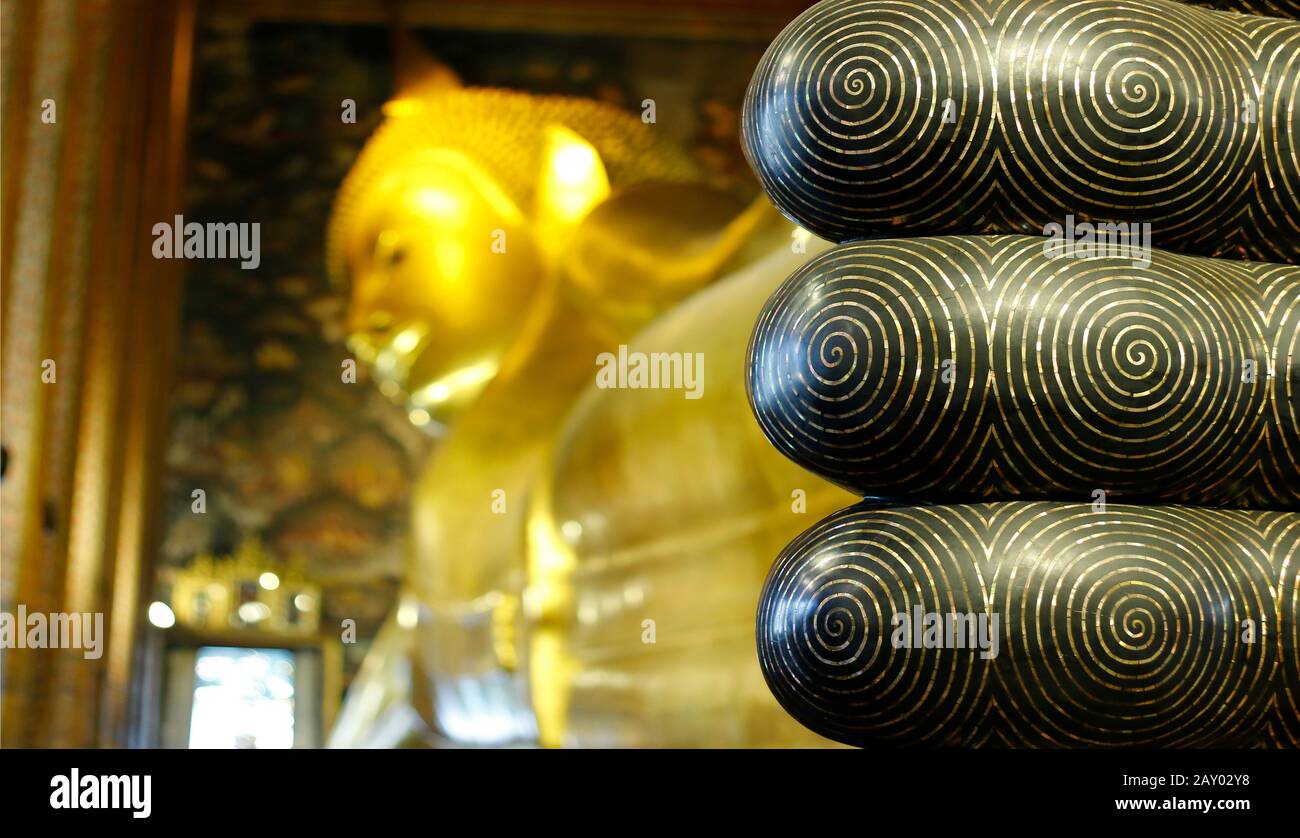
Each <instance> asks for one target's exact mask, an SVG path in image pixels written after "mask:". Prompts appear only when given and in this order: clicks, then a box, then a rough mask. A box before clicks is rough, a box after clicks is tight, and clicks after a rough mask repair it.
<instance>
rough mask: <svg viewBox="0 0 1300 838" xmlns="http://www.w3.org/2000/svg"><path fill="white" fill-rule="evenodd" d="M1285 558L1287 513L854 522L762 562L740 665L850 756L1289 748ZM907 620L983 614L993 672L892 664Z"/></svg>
mask: <svg viewBox="0 0 1300 838" xmlns="http://www.w3.org/2000/svg"><path fill="white" fill-rule="evenodd" d="M1298 553H1300V514H1296V513H1275V512H1248V511H1240V510H1215V509H1198V508H1191V507H1171V506H1154V507H1141V506H1122V505H1112V506H1110V507H1109V508H1108V509H1107V510H1106V511H1104V512H1098V511H1095V510H1094V509H1093V507H1092V506H1090V505H1087V504H1058V503H1051V502H1043V501H1040V502H1011V503H996V504H979V505H968V506H940V507H927V506H905V507H880V506H874V507H873V506H871V505H869V504H862V505H859V506H855V507H851V508H849V509H846V510H843V511H841V512H838V513H836V514H834V515H832V516H830V517H829V518H827V519H826V520H824V521H822V522H821V523H819V524H817V525H816V526H814V527H813V528H812V529H811V530H809V531H808V532H807V533H805V534H804V535H803V536H801V537H800V538H799V539H798V540H796V541H795V542H794V543H793V544H791V545H790V546H789V547H788V548H786V550H785V551H784V552H783V553H782V555H781V556H780V557H779V558H778V559H777V562H776V564H775V565H774V566H773V568H772V571H771V573H770V575H769V576H768V580H767V583H766V585H765V587H764V591H763V595H762V601H761V604H760V607H759V614H758V645H759V656H760V659H761V661H762V664H763V671H764V674H765V677H766V678H767V680H768V685H769V686H770V687H771V689H772V691H773V692H774V693H775V694H776V696H777V698H778V700H779V701H780V702H781V704H782V705H783V706H784V707H785V708H786V710H787V711H788V712H790V713H791V714H792V715H793V716H794V717H795V718H797V719H799V720H800V721H801V722H803V723H804V724H805V725H807V726H808V727H810V728H812V729H813V730H815V731H817V732H819V733H821V734H823V735H825V736H829V737H831V738H834V739H838V740H839V741H842V742H848V743H852V744H857V745H982V744H1003V745H1016V746H1035V747H1063V746H1089V747H1095V746H1116V747H1125V746H1164V747H1192V746H1237V745H1248V744H1260V743H1271V744H1275V745H1289V746H1294V745H1297V744H1300V740H1297V738H1296V735H1297V733H1298V732H1300V724H1298V723H1297V703H1298V702H1297V686H1298V684H1297V680H1296V672H1297V668H1298V665H1297V634H1296V622H1295V618H1296V607H1297V602H1298V600H1300V593H1298V591H1297V580H1296V570H1295V565H1296V560H1297V557H1298ZM918 610H919V612H924V613H934V614H941V615H942V614H952V613H954V612H956V613H961V614H982V615H985V616H986V618H987V617H988V616H990V615H994V614H996V615H997V616H998V622H997V626H998V629H999V634H1000V639H999V643H998V649H997V652H998V653H997V655H996V657H992V658H988V659H986V658H982V657H981V656H980V653H979V649H978V648H923V647H912V648H899V647H898V645H897V643H896V636H895V631H896V629H895V620H894V615H897V614H912V613H916V611H918ZM989 625H990V626H991V625H993V624H992V623H989Z"/></svg>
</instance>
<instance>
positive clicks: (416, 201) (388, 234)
mask: <svg viewBox="0 0 1300 838" xmlns="http://www.w3.org/2000/svg"><path fill="white" fill-rule="evenodd" d="M343 247H344V252H343V257H344V260H345V266H346V270H347V274H348V279H349V288H350V300H349V305H348V315H347V328H348V332H349V334H350V338H349V345H350V346H351V347H352V349H353V351H354V352H356V353H357V355H358V356H359V357H360V358H361V359H362V360H364V361H366V362H368V363H370V364H371V365H372V368H373V370H374V374H375V377H376V378H377V379H378V381H379V384H380V387H381V389H382V390H383V391H384V392H385V393H386V394H387V395H389V396H394V397H396V396H398V395H405V396H406V398H407V399H408V401H409V407H410V412H411V418H412V421H414V422H416V423H417V424H428V423H430V422H433V423H436V424H445V423H446V422H447V421H448V420H449V419H450V418H452V417H453V416H454V415H455V414H456V413H457V412H459V411H460V410H462V409H463V408H464V407H465V406H466V405H467V404H468V403H469V402H471V401H473V399H474V398H475V397H476V396H477V395H478V393H479V392H480V391H481V390H482V389H483V387H484V386H486V385H487V383H488V382H489V381H491V379H492V378H493V376H494V375H495V374H496V372H497V369H498V368H499V366H500V363H501V359H502V357H503V355H504V353H505V351H506V349H507V348H508V347H509V346H510V344H511V343H512V342H513V340H514V339H515V337H516V336H517V333H518V331H519V328H520V327H521V325H522V322H523V319H524V316H525V314H526V312H527V311H528V309H529V307H530V305H531V303H532V301H533V298H534V296H535V294H536V292H537V290H538V288H539V285H540V283H541V281H542V279H543V272H544V270H545V267H544V263H543V260H542V258H541V255H540V253H539V251H538V248H537V246H536V243H535V240H534V237H533V234H532V231H531V228H530V226H529V225H528V223H527V221H526V219H525V217H524V215H523V214H522V213H521V211H520V209H519V208H518V207H517V206H515V204H514V202H513V201H512V200H511V199H510V198H509V197H508V196H507V195H506V193H505V192H504V191H503V190H502V189H501V188H500V186H499V185H498V184H497V183H496V182H495V181H494V180H493V179H492V177H491V176H490V175H489V174H488V173H486V172H485V171H484V170H483V169H482V168H481V167H480V166H478V165H477V164H476V163H475V162H474V161H473V160H472V159H470V158H469V157H468V156H466V155H464V154H462V153H459V152H455V151H450V150H446V149H429V150H427V151H423V152H419V153H416V154H413V155H411V156H408V157H407V158H406V159H404V160H403V161H402V163H401V165H400V166H396V167H394V168H393V169H392V170H391V171H390V172H387V173H384V174H383V175H381V176H380V177H379V178H378V179H377V180H376V181H375V182H374V183H373V184H372V185H371V186H370V187H369V188H368V189H366V191H365V194H364V195H362V196H360V198H359V200H358V204H357V206H356V211H355V215H354V216H353V223H352V224H350V225H349V229H348V230H347V232H346V235H345V238H344V240H343Z"/></svg>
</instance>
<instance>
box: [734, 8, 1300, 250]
mask: <svg viewBox="0 0 1300 838" xmlns="http://www.w3.org/2000/svg"><path fill="white" fill-rule="evenodd" d="M1298 62H1300V23H1296V22H1294V21H1288V20H1282V19H1274V18H1260V17H1250V16H1243V15H1236V14H1231V13H1226V12H1215V11H1210V10H1207V9H1203V8H1198V7H1193V6H1188V5H1184V4H1182V3H1177V2H1173V0H1043V2H1033V3H1026V2H1017V0H943V1H942V2H939V0H825V2H822V3H819V4H818V5H816V6H814V7H813V8H811V9H809V10H808V11H807V12H805V13H804V14H803V15H801V16H800V17H799V18H797V19H796V20H795V21H794V22H793V23H791V24H790V26H788V27H787V28H786V29H785V31H784V32H782V34H781V35H780V36H779V37H778V38H777V40H776V41H775V42H774V43H773V44H772V46H771V48H770V49H769V50H768V52H767V54H766V55H765V56H764V58H763V60H762V62H761V63H760V64H759V67H758V69H757V70H756V72H755V75H754V79H753V82H752V83H751V85H750V88H749V93H748V96H747V98H746V103H745V111H744V117H743V128H744V137H745V144H746V152H747V154H748V156H749V158H750V161H751V163H752V164H753V166H754V169H755V171H756V172H757V173H758V175H759V177H760V179H761V180H762V183H763V186H764V188H765V189H766V190H767V192H768V194H769V196H770V197H771V198H772V200H773V202H774V203H775V204H776V205H777V207H778V208H780V209H781V210H782V211H783V212H784V213H785V214H786V215H788V216H789V217H790V218H791V219H793V220H795V221H796V222H798V223H799V224H801V225H803V226H804V227H806V228H808V229H809V230H811V231H813V232H815V233H817V234H818V235H820V236H822V237H824V238H828V239H831V240H834V241H844V240H848V239H856V238H861V237H867V236H881V235H890V234H898V233H906V234H911V235H916V234H921V235H927V234H936V233H945V232H951V233H1017V232H1018V233H1035V234H1036V233H1039V232H1041V231H1042V230H1043V227H1044V226H1045V225H1047V224H1049V223H1052V222H1061V221H1063V219H1064V218H1065V216H1066V215H1070V214H1072V215H1075V216H1077V217H1079V218H1081V219H1090V220H1096V221H1122V222H1125V223H1134V222H1145V223H1150V224H1151V225H1152V236H1153V238H1154V241H1155V242H1156V244H1157V245H1158V246H1161V247H1165V248H1171V249H1176V250H1181V251H1184V252H1192V253H1201V254H1206V255H1234V256H1240V255H1243V254H1244V255H1247V256H1249V257H1251V258H1255V259H1262V260H1267V261H1287V262H1294V261H1296V260H1297V259H1300V107H1297V105H1300V64H1298Z"/></svg>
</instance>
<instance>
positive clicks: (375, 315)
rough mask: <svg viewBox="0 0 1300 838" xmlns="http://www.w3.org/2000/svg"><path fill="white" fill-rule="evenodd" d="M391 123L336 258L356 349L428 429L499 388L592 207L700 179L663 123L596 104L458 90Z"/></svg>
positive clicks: (433, 95)
mask: <svg viewBox="0 0 1300 838" xmlns="http://www.w3.org/2000/svg"><path fill="white" fill-rule="evenodd" d="M385 114H386V119H385V121H384V123H383V124H382V125H381V126H380V128H379V129H378V130H377V131H376V133H375V134H374V136H373V137H371V139H370V140H369V142H368V143H367V144H366V147H365V148H364V149H363V151H362V153H361V155H360V156H359V157H358V159H357V161H356V163H355V164H354V165H353V167H352V170H351V171H350V172H349V174H348V177H347V179H346V180H345V181H344V184H343V186H342V188H341V189H340V191H339V194H338V196H337V198H336V201H335V206H334V212H333V215H332V218H331V221H330V227H329V233H328V261H329V268H330V272H331V274H332V275H333V276H334V278H335V280H336V281H337V282H339V283H340V284H341V285H342V286H344V287H345V288H346V289H347V293H348V297H349V303H348V313H347V329H348V332H349V335H350V338H349V345H350V346H351V347H352V349H353V351H354V352H356V353H357V355H358V356H359V357H360V358H361V359H362V360H364V361H366V362H368V363H370V364H371V365H372V367H373V370H374V374H375V376H376V378H377V379H378V380H379V383H380V386H381V388H382V389H383V390H384V392H386V393H387V394H388V395H390V396H394V397H396V396H399V395H402V396H405V398H406V399H407V400H408V402H409V408H410V410H411V412H412V418H413V419H414V420H415V421H417V422H420V423H427V422H429V421H430V420H432V421H434V422H436V423H439V424H442V423H445V422H447V421H448V420H449V419H451V418H452V417H454V416H455V415H456V414H457V413H458V412H459V411H460V410H462V409H463V408H464V407H465V406H466V405H467V404H468V403H470V402H471V401H473V400H474V398H475V397H476V396H477V395H478V393H479V392H481V391H482V389H483V387H485V386H486V385H487V384H488V383H489V382H490V381H491V380H492V378H493V377H494V376H495V375H496V372H497V370H498V369H499V368H500V366H501V363H502V360H503V358H504V356H505V354H506V352H507V350H508V349H509V347H510V346H511V345H512V344H513V343H514V341H515V340H516V338H517V337H518V336H519V334H520V330H521V329H522V327H523V324H524V321H525V317H526V315H527V313H528V312H529V310H530V309H531V308H532V306H533V303H534V302H535V301H536V299H537V298H538V295H539V292H541V291H542V290H543V288H544V287H546V286H547V284H548V283H551V282H553V281H554V274H555V269H556V267H557V265H558V263H559V261H560V258H561V256H562V254H563V252H564V250H565V249H566V247H567V246H568V244H569V242H570V241H571V239H572V238H573V234H574V231H575V230H576V229H577V228H578V226H579V224H580V223H581V222H582V220H583V219H584V218H585V217H586V216H587V215H588V214H589V213H590V212H591V210H593V209H594V208H595V207H597V206H598V205H600V204H601V203H602V202H604V201H605V200H606V198H608V197H609V196H610V194H611V193H612V192H613V191H614V190H617V189H619V188H620V187H623V186H627V185H630V184H634V183H638V182H641V181H668V182H678V183H681V182H690V181H694V180H697V179H698V177H697V174H696V171H695V169H694V167H693V165H692V164H691V162H690V161H689V159H688V158H687V157H686V155H685V154H684V153H682V152H681V151H679V150H677V149H675V148H673V147H672V146H671V145H669V144H667V143H665V142H662V141H660V140H659V139H658V138H657V137H656V136H655V135H654V133H653V130H652V129H653V126H650V125H645V124H643V123H642V122H641V120H639V119H637V118H636V117H634V116H632V115H629V114H627V113H625V112H623V111H620V110H618V109H616V108H614V107H612V106H609V105H604V104H601V103H597V102H593V101H588V100H582V99H571V98H560V97H549V96H532V95H528V94H523V93H515V92H510V91H505V90H495V89H475V88H461V87H454V86H444V87H437V88H435V89H425V90H422V91H421V92H419V93H418V94H416V95H408V96H405V97H401V98H398V99H395V100H393V101H392V102H389V103H388V105H387V106H386V107H385Z"/></svg>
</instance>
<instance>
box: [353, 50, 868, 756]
mask: <svg viewBox="0 0 1300 838" xmlns="http://www.w3.org/2000/svg"><path fill="white" fill-rule="evenodd" d="M386 113H387V117H386V119H385V121H384V123H383V124H382V126H381V127H380V128H379V129H378V130H377V132H376V133H375V135H374V136H373V137H372V138H371V140H370V141H369V143H368V144H367V146H366V147H365V149H364V150H363V152H362V154H361V155H360V156H359V158H358V160H357V161H356V163H355V165H354V166H353V169H352V171H351V172H350V174H349V176H348V178H347V180H346V182H345V183H344V184H343V186H342V188H341V190H340V192H339V194H338V197H337V200H336V205H335V211H334V215H333V218H332V221H331V226H330V231H329V262H330V265H331V267H332V271H333V273H334V274H335V276H336V277H337V279H338V281H339V282H340V283H341V284H343V285H344V286H345V287H346V288H347V291H348V295H349V298H350V303H349V308H348V328H349V332H350V334H351V339H350V345H351V346H352V347H353V349H354V351H355V352H356V353H357V354H358V355H359V356H360V357H361V358H363V359H364V360H366V361H368V362H369V363H370V365H371V367H372V370H373V374H374V377H375V378H376V379H377V380H378V382H379V384H380V387H381V388H382V389H383V390H384V391H385V392H386V393H388V394H390V395H393V396H394V397H396V398H398V399H401V400H403V401H404V402H405V403H406V406H407V409H408V410H409V411H410V413H411V416H412V419H413V421H417V422H418V423H421V424H424V425H426V426H427V427H429V428H431V429H435V430H436V431H437V433H438V436H439V439H438V442H437V444H436V447H435V450H434V453H433V455H432V459H431V461H430V462H429V463H428V466H427V468H426V470H425V472H424V474H423V476H422V477H421V478H420V480H419V482H418V485H417V487H416V490H415V492H414V503H413V509H412V533H413V537H412V550H411V558H410V572H409V581H408V585H407V587H408V589H409V590H408V593H407V600H406V602H405V603H404V605H403V606H402V607H401V608H399V609H398V616H399V617H400V618H401V619H396V618H395V619H393V620H391V621H390V625H388V626H387V627H386V628H385V629H384V631H383V633H382V635H381V637H380V639H379V640H378V641H377V643H376V651H375V652H374V653H373V654H372V655H371V658H372V659H370V660H367V662H366V666H365V667H364V668H363V672H362V674H361V675H360V676H359V679H358V683H357V685H356V687H355V688H354V689H353V696H352V698H350V699H349V702H348V706H346V707H345V710H344V713H343V716H342V720H341V722H340V730H339V731H337V732H336V735H335V737H334V739H333V742H334V744H338V745H342V744H367V743H372V742H375V741H379V740H377V739H376V738H375V736H376V735H377V734H375V730H376V729H377V728H383V727H385V726H386V724H388V723H381V720H380V718H379V716H380V714H381V712H382V711H384V710H385V705H386V704H387V703H390V698H391V697H389V698H385V697H384V696H383V691H384V689H385V686H384V685H385V684H389V686H388V687H387V688H389V689H394V687H392V684H397V685H399V686H397V687H395V689H398V690H399V691H403V692H404V693H405V695H403V696H401V697H400V701H399V702H398V704H399V708H398V709H399V710H403V711H404V713H405V716H406V717H408V718H410V717H413V715H414V713H418V714H419V715H420V717H422V719H423V721H424V723H425V725H427V727H428V728H429V729H430V730H432V731H434V732H435V733H436V735H437V736H438V737H441V738H443V739H446V740H451V741H452V742H457V743H465V744H514V743H525V744H526V743H543V744H547V745H562V744H568V745H583V744H647V745H650V744H688V743H695V742H708V743H713V744H720V745H767V744H782V743H788V744H823V743H824V740H822V739H820V738H819V737H816V736H814V735H813V734H810V733H808V732H807V731H805V730H803V729H802V728H801V727H800V726H799V725H798V724H797V723H795V722H794V721H793V720H791V719H789V717H788V716H786V714H785V713H784V712H783V711H782V710H781V709H780V707H779V706H778V705H777V703H776V701H775V700H774V699H773V698H772V697H771V695H770V694H769V693H768V691H767V690H766V688H765V687H764V684H763V681H762V676H761V674H760V671H759V668H758V663H757V658H756V657H755V655H754V651H753V640H752V638H753V611H754V603H755V602H756V601H757V597H758V591H759V588H760V586H761V583H762V578H763V574H764V573H765V571H766V567H767V565H768V563H769V562H770V559H771V556H772V554H773V552H774V551H775V550H777V549H779V548H780V546H781V545H782V544H784V543H785V542H786V541H788V540H789V539H790V538H791V537H793V536H794V535H795V534H797V533H798V532H799V531H800V530H801V529H803V528H804V527H805V526H807V524H808V522H809V521H810V520H815V519H816V517H819V515H820V514H825V513H826V512H829V511H831V510H832V509H834V508H837V507H838V506H842V505H843V504H844V503H846V502H848V501H849V500H851V498H852V496H851V495H849V494H848V493H847V492H844V491H843V490H840V489H837V488H835V487H833V486H831V485H830V484H829V483H827V482H825V481H822V480H818V479H815V478H810V477H808V476H807V475H805V474H803V473H802V471H801V470H800V469H799V468H798V467H796V466H794V465H793V464H790V463H788V462H787V461H785V460H784V458H782V457H780V455H779V454H777V453H776V452H775V451H772V450H771V449H770V448H769V447H768V446H767V445H766V444H765V443H764V442H763V439H762V436H761V434H760V432H759V431H758V428H757V425H756V424H755V423H754V421H753V418H752V417H751V416H750V414H749V411H748V408H747V406H746V402H745V396H744V386H743V380H742V379H741V377H740V376H739V371H740V370H741V368H742V364H743V358H744V345H745V341H746V339H747V335H748V331H749V328H750V324H751V323H752V322H753V319H754V317H755V316H756V315H757V312H758V309H759V306H760V305H761V303H762V300H763V299H764V298H765V297H766V295H767V294H768V293H770V292H771V291H772V290H773V289H774V288H775V287H776V285H777V284H778V283H779V282H780V281H781V279H782V278H784V276H785V275H786V274H788V273H789V271H790V270H791V269H792V268H794V267H796V266H798V265H799V264H801V263H802V262H803V261H804V260H806V259H807V258H808V256H809V255H810V254H812V253H814V252H816V251H817V249H818V248H819V247H820V246H821V243H820V242H818V241H817V240H814V239H810V238H809V237H807V236H806V235H802V234H799V233H798V231H797V230H796V229H795V228H794V226H793V225H791V224H789V223H788V222H786V221H784V220H783V219H782V218H781V217H780V216H779V214H777V213H776V212H775V210H774V209H773V208H772V207H771V206H770V204H768V202H767V201H766V200H765V199H760V200H758V201H752V200H750V199H746V198H744V197H743V196H742V197H737V196H736V195H734V194H731V193H729V192H725V191H720V190H718V189H714V188H710V187H708V186H706V185H705V183H704V178H703V177H702V175H701V174H700V172H699V171H697V169H696V167H695V165H694V164H693V163H692V161H691V160H690V158H688V157H687V156H686V155H685V154H684V153H683V152H682V151H681V150H680V149H678V148H677V147H675V146H674V145H672V144H671V143H669V142H667V141H665V140H663V139H662V138H660V137H659V136H658V135H657V133H656V129H655V128H654V126H653V125H647V124H645V123H643V122H642V120H641V119H639V118H638V117H636V116H633V115H630V114H627V113H625V112H623V111H620V110H618V109H616V108H614V107H611V106H608V105H604V104H599V103H596V102H593V101H587V100H580V99H569V98H558V97H548V96H534V95H528V94H524V93H518V92H512V91H506V90H498V89H475V88H463V87H460V86H459V85H457V84H456V83H454V81H451V80H447V79H446V78H445V74H444V80H443V81H442V82H441V83H437V84H434V83H427V82H426V83H424V84H422V85H421V86H420V88H419V89H418V92H415V93H411V92H407V93H405V94H403V95H400V96H398V97H397V98H396V99H395V100H394V101H393V102H391V103H390V104H389V106H388V107H387V108H386ZM723 279H725V281H720V280H723ZM706 286H713V287H709V288H706ZM694 292H701V293H702V294H703V295H704V297H707V298H708V300H709V302H704V300H703V299H696V298H692V301H691V302H690V303H688V304H680V305H679V303H681V301H682V300H684V299H685V298H687V297H688V296H690V295H691V294H692V293H694ZM670 311H671V312H672V313H671V314H670V315H668V316H666V317H664V318H661V319H658V320H656V318H657V317H659V315H663V314H665V313H666V312H670ZM651 321H656V322H655V325H654V326H653V327H651V328H650V329H648V330H647V329H646V328H645V327H646V326H647V325H648V324H650V323H651ZM661 353H662V354H663V355H664V356H667V355H675V356H676V357H677V358H678V359H680V358H681V356H682V355H683V353H689V354H690V355H691V356H692V357H695V356H697V355H699V356H702V357H703V359H705V362H706V363H707V364H708V366H707V367H704V368H700V369H695V370H694V373H695V376H696V378H697V379H698V380H697V381H696V382H695V386H694V388H693V392H691V393H690V396H691V398H689V399H688V398H686V397H685V393H684V391H683V390H682V389H599V388H597V387H596V381H597V375H598V373H599V372H600V370H601V367H600V366H599V363H600V361H601V359H602V358H616V357H619V356H620V355H621V356H623V357H628V356H631V357H634V358H636V357H644V358H647V359H650V358H654V359H657V358H658V357H659V356H660V354H661ZM715 369H716V372H715ZM706 372H707V375H706ZM669 378H671V374H670V375H669ZM704 417H707V420H705V421H701V420H702V419H704ZM692 428H699V429H701V430H696V431H693V430H692ZM742 466H743V467H742ZM773 510H776V511H775V513H774V512H773ZM401 716H402V714H400V713H399V714H398V717H399V718H400V717H401ZM390 717H391V714H390ZM381 738H382V737H381Z"/></svg>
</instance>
